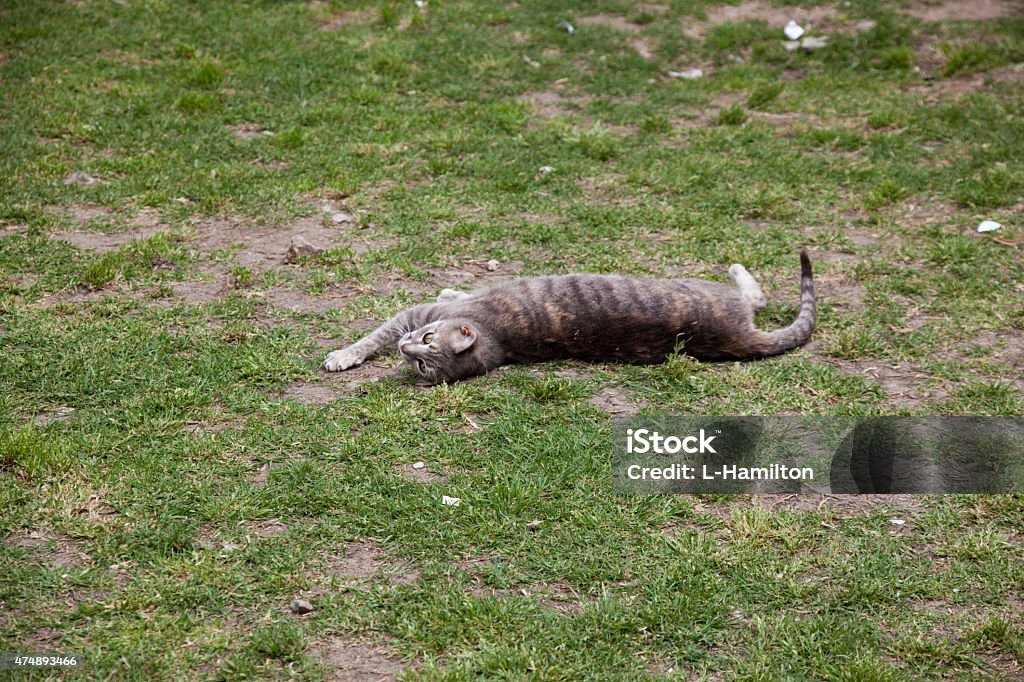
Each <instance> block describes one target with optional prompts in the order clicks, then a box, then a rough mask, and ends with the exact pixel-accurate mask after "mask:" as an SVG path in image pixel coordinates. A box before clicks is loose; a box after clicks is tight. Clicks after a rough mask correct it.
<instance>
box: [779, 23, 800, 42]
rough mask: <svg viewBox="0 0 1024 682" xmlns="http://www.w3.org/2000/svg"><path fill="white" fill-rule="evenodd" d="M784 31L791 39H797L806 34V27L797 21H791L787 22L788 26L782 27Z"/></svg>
mask: <svg viewBox="0 0 1024 682" xmlns="http://www.w3.org/2000/svg"><path fill="white" fill-rule="evenodd" d="M782 32H783V33H785V34H786V37H787V38H789V39H790V40H796V39H797V38H799V37H800V36H802V35H803V34H804V29H803V27H802V26H800V24H798V23H796V22H795V21H790V22H789V23H788V24H786V28H784V29H782Z"/></svg>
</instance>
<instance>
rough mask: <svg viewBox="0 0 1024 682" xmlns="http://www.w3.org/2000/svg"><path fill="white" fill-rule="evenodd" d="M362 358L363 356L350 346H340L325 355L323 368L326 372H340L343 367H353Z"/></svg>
mask: <svg viewBox="0 0 1024 682" xmlns="http://www.w3.org/2000/svg"><path fill="white" fill-rule="evenodd" d="M363 360H365V358H364V357H363V356H362V355H360V354H359V353H357V352H355V351H353V350H352V349H351V348H342V349H340V350H336V351H332V352H331V353H329V354H328V355H327V359H326V360H324V369H326V370H327V371H328V372H340V371H342V370H344V369H348V368H350V367H355V366H356V365H358V364H359V363H361V362H362V361H363Z"/></svg>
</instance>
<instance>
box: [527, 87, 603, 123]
mask: <svg viewBox="0 0 1024 682" xmlns="http://www.w3.org/2000/svg"><path fill="white" fill-rule="evenodd" d="M592 100H593V98H592V97H590V96H589V95H579V96H577V97H566V96H564V95H562V94H561V93H558V92H553V91H550V90H546V91H542V92H528V93H526V94H525V95H521V96H520V97H519V101H520V102H525V103H526V104H529V105H530V106H531V107H533V110H534V112H536V114H537V116H539V117H540V118H543V119H549V120H550V119H554V118H559V117H562V116H577V115H579V114H580V113H581V110H582V109H583V107H585V106H586V105H587V104H589V103H590V102H591V101H592Z"/></svg>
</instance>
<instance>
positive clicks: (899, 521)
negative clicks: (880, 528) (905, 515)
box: [889, 519, 907, 526]
mask: <svg viewBox="0 0 1024 682" xmlns="http://www.w3.org/2000/svg"><path fill="white" fill-rule="evenodd" d="M889 523H891V524H892V525H894V526H905V525H906V524H907V522H906V521H904V520H903V519H889Z"/></svg>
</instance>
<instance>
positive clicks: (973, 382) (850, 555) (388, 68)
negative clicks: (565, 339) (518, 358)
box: [0, 0, 1024, 680]
mask: <svg viewBox="0 0 1024 682" xmlns="http://www.w3.org/2000/svg"><path fill="white" fill-rule="evenodd" d="M709 8H710V5H705V4H704V3H700V2H696V1H690V0H685V1H676V2H672V3H664V4H663V5H662V6H661V8H660V9H658V8H652V7H645V8H642V9H638V8H637V7H634V6H633V5H629V4H628V3H621V2H616V1H614V0H600V1H599V2H597V3H592V4H591V5H588V6H587V8H586V9H581V7H580V6H579V5H572V4H568V3H565V2H560V1H557V2H548V3H538V2H521V3H519V4H515V3H513V4H508V5H505V4H501V3H499V4H494V3H485V2H477V1H475V0H464V1H458V2H434V1H433V0H432V1H431V2H430V3H429V4H428V5H427V7H426V8H422V9H421V8H417V7H416V6H415V5H414V4H413V3H409V4H408V5H407V4H405V3H384V4H380V5H374V4H370V3H362V2H346V3H341V2H337V1H334V0H331V1H328V2H322V3H302V2H263V1H256V2H250V3H246V4H244V5H241V4H236V3H215V2H194V3H168V2H148V3H102V2H94V1H91V0H86V1H84V2H77V3H65V2H57V1H55V0H54V1H45V2H17V1H15V2H7V3H5V4H4V5H3V6H2V7H0V16H2V18H3V20H2V21H0V82H2V83H3V91H4V97H3V98H2V101H0V121H3V123H2V126H3V132H4V134H3V135H2V136H0V350H2V352H0V377H3V391H2V392H0V653H3V652H6V651H12V652H13V651H21V652H35V653H38V652H45V651H71V652H80V653H82V654H83V655H84V658H85V661H86V665H85V669H84V676H85V677H86V678H87V679H105V678H111V677H113V678H145V679H191V678H197V677H200V678H212V679H250V678H271V679H292V678H298V679H309V680H317V679H322V678H325V677H326V678H330V677H331V676H332V675H333V674H336V673H337V671H338V670H357V671H363V672H364V673H365V672H367V671H369V670H371V669H383V670H385V671H390V672H391V673H394V674H400V675H401V676H402V677H403V678H404V679H410V680H413V679H449V680H461V679H480V678H485V679H522V678H538V679H552V680H555V679H558V680H580V679H594V680H598V679H601V680H603V679H623V680H643V679H740V680H754V679H758V680H760V679H829V680H854V679H856V680H860V679H878V680H916V679H935V678H942V679H963V680H977V679H1015V678H1016V677H1019V675H1020V670H1021V666H1022V665H1024V658H1022V651H1024V621H1022V620H1021V613H1022V608H1021V605H1022V604H1021V597H1020V595H1021V593H1022V590H1024V572H1022V569H1021V566H1022V565H1024V562H1022V561H1021V559H1022V558H1024V548H1022V544H1021V537H1022V536H1024V502H1022V500H1021V498H1020V497H1019V496H973V497H972V496H962V497H957V496H946V497H922V498H913V499H909V498H898V499H892V500H884V501H878V500H869V501H865V502H862V503H859V504H854V503H852V502H849V501H847V502H844V503H840V502H838V501H833V502H832V503H831V504H822V505H820V506H819V504H818V501H819V500H818V499H816V498H815V499H812V500H808V498H806V497H796V498H776V499H760V500H758V499H751V498H749V497H742V496H741V497H735V496H719V497H714V496H709V497H703V498H694V497H671V498H666V497H649V498H640V497H637V498H628V499H627V498H620V497H616V496H615V495H614V494H612V492H611V491H610V489H609V480H608V476H609V453H610V444H609V434H610V427H609V419H608V414H607V413H606V412H605V411H604V409H603V408H605V407H607V404H608V402H609V400H611V398H615V399H616V400H618V401H619V402H622V403H624V404H626V405H627V406H628V405H632V406H633V408H634V409H640V410H642V411H647V412H651V413H654V412H659V411H664V410H669V411H676V412H682V413H688V414H778V413H796V414H824V415H851V416H856V415H874V414H917V415H936V414H979V415H983V414H1009V415H1021V414H1024V396H1022V393H1021V388H1022V383H1021V381H1020V379H1019V376H1020V367H1021V352H1022V338H1024V336H1022V335H1024V306H1022V305H1021V300H1022V299H1021V284H1020V283H1021V282H1022V281H1024V266H1022V260H1021V255H1020V253H1021V251H1020V246H1021V242H1022V239H1024V237H1022V232H1021V212H1022V207H1021V203H1020V202H1021V196H1022V195H1024V164H1022V161H1021V158H1020V153H1019V150H1020V149H1021V148H1022V147H1024V116H1022V114H1024V111H1022V105H1021V102H1022V101H1024V100H1022V98H1021V94H1022V86H1021V77H1020V73H1021V72H1020V69H1019V68H1015V67H1014V65H1018V64H1019V63H1020V62H1021V61H1024V49H1022V47H1021V46H1022V45H1024V40H1022V37H1024V22H1022V21H1021V20H1020V19H1018V18H1014V17H1012V16H1006V17H1001V18H993V19H990V20H985V21H976V22H970V23H966V24H961V23H956V22H935V23H926V22H923V21H919V20H917V19H913V18H911V17H909V16H907V15H905V14H903V13H901V12H900V11H898V9H894V7H893V6H890V5H887V4H885V3H876V2H869V1H867V0H862V1H854V2H852V3H850V4H849V5H848V6H847V5H844V6H842V7H837V9H836V14H835V15H834V16H833V17H832V18H830V19H827V20H825V21H823V22H822V25H820V26H816V27H815V30H816V31H817V32H820V33H823V34H825V33H827V34H829V35H830V40H829V44H828V47H826V48H823V49H821V50H818V51H815V52H813V53H810V54H807V53H804V52H802V51H797V52H792V53H791V52H787V51H786V50H785V49H784V47H783V46H782V45H781V40H780V34H781V32H779V31H777V30H776V28H777V27H774V26H772V25H769V24H768V23H767V22H765V21H763V20H761V19H758V18H756V17H752V18H750V19H748V20H744V21H739V22H734V23H722V24H718V25H716V26H704V28H703V29H701V31H702V32H701V31H698V33H700V35H699V36H691V35H689V34H688V33H687V32H684V31H682V30H681V27H683V26H701V24H699V23H698V22H700V21H702V20H704V19H706V17H708V16H709V14H708V12H707V10H708V9H709ZM599 13H604V14H605V15H608V16H620V17H622V18H623V19H624V20H626V21H631V22H634V25H632V26H631V25H626V26H625V27H624V28H625V29H627V30H623V27H622V26H620V27H619V28H616V26H615V25H602V24H600V23H598V24H594V23H587V22H580V19H582V18H583V17H585V16H588V15H597V14H599ZM863 19H872V20H874V21H875V25H874V26H873V27H872V28H870V29H866V30H861V31H857V30H856V29H855V28H854V26H855V24H856V23H857V22H858V21H861V20H863ZM562 21H570V22H571V23H573V24H574V25H575V26H576V28H577V30H576V32H575V33H574V34H571V35H570V34H568V33H566V32H565V31H561V30H558V29H557V28H556V26H557V24H558V23H559V22H562ZM964 35H970V36H972V39H971V40H970V41H965V40H964V39H963V37H962V36H964ZM975 37H976V38H975ZM637 39H643V40H644V41H646V43H647V44H648V46H649V47H650V48H651V52H650V54H652V55H654V56H653V57H651V58H644V57H642V56H640V55H639V54H638V52H637V50H636V49H635V47H634V44H633V43H632V42H631V41H634V40H637ZM694 66H701V68H703V69H704V71H705V74H706V75H705V77H703V78H700V79H697V80H674V79H670V78H667V77H664V76H663V74H664V72H665V71H667V70H683V69H688V68H692V67H694ZM542 168H545V170H543V171H542V170H541V169H542ZM76 172H82V173H86V174H88V175H89V176H91V177H93V178H95V179H96V180H97V182H96V183H95V184H74V183H72V184H65V182H64V180H65V178H68V177H69V176H71V174H72V173H76ZM325 205H326V208H325ZM342 212H344V214H343V213H342ZM345 214H350V216H351V220H349V218H348V217H346V215H345ZM335 215H339V216H340V218H338V220H337V221H336V220H335V218H334V217H333V216H335ZM983 219H993V220H996V221H998V222H1000V223H1002V224H1003V227H1002V228H1001V229H1000V230H999V231H998V232H995V233H990V234H987V235H979V234H978V233H976V231H975V227H976V225H977V224H978V222H979V221H980V220H983ZM294 235H300V236H302V235H305V236H306V237H307V238H310V239H311V240H312V241H314V242H319V245H320V246H327V247H330V248H328V249H327V250H326V251H324V252H322V253H319V254H312V255H304V256H302V257H301V258H299V259H298V260H297V261H296V262H294V263H291V264H283V263H282V259H283V257H284V254H285V251H286V250H287V248H288V246H289V243H290V239H291V238H292V237H293V236H294ZM75 244H78V246H76V245H75ZM90 245H92V246H97V245H99V247H100V248H90ZM801 246H807V247H808V248H809V250H810V251H811V254H812V258H813V259H814V262H815V268H816V275H817V286H818V292H819V295H820V298H821V301H820V319H819V327H818V329H817V331H816V332H815V337H814V341H813V342H812V344H811V345H809V346H808V347H806V348H804V349H801V350H799V351H796V352H794V353H791V354H789V355H786V356H783V357H780V358H775V359H772V360H770V361H765V362H757V363H748V364H731V363H730V364H718V365H711V364H699V363H695V362H692V361H689V360H687V359H686V358H684V357H678V358H673V359H671V360H670V361H669V362H667V363H665V364H664V365H659V366H652V367H635V366H619V365H582V364H576V363H552V364H549V365H544V366H537V367H531V368H508V369H505V370H502V371H499V372H497V373H495V374H494V375H492V376H490V377H487V378H484V379H481V380H477V381H473V382H469V383H466V384H461V385H456V386H442V387H438V388H436V389H433V390H429V391H423V390H420V389H417V388H415V387H414V386H413V385H412V381H411V379H410V378H409V377H408V376H406V375H405V374H403V373H402V372H401V371H399V370H398V369H397V368H396V363H395V361H394V359H393V358H384V359H383V360H381V361H378V362H377V363H376V364H372V365H369V366H368V367H365V368H362V369H360V370H356V371H354V372H353V373H349V374H343V375H340V376H331V377H326V376H324V375H322V374H321V373H320V371H319V370H318V364H319V362H320V361H321V360H322V357H323V355H324V353H325V351H326V349H327V348H328V347H338V346H340V345H342V344H344V343H345V342H348V341H351V340H353V339H355V338H357V337H358V336H359V335H360V334H362V333H365V331H366V329H368V328H369V327H371V326H372V325H373V324H374V323H376V322H379V321H380V320H382V319H383V318H385V317H387V316H389V315H391V314H393V313H395V312H396V311H398V310H400V309H402V308H404V307H406V306H409V305H411V304H413V303H417V302H421V301H424V300H427V299H429V298H430V297H432V296H433V295H436V293H437V290H438V289H440V288H441V287H442V286H455V287H463V288H468V287H472V286H476V285H479V284H481V283H486V282H489V281H491V280H492V279H493V278H495V277H499V276H509V275H513V274H523V275H529V274H539V273H561V272H571V271H593V272H623V273H632V274H640V275H648V276H680V275H684V276H691V275H692V276H702V277H711V278H715V279H724V277H725V270H726V268H727V267H728V265H729V264H730V263H732V262H742V263H743V264H744V265H746V266H747V268H748V269H749V270H750V271H751V272H752V273H753V274H754V275H755V277H757V278H758V279H759V280H760V281H761V282H762V284H763V286H764V288H765V290H766V292H767V293H768V295H769V298H770V299H771V303H770V305H769V307H768V309H767V310H766V311H765V312H764V313H763V314H762V316H761V317H760V318H759V320H760V321H761V323H762V324H763V325H764V326H766V327H773V326H778V325H781V324H785V323H786V322H787V321H788V320H789V319H791V318H792V316H793V315H794V314H795V310H796V308H795V302H796V294H797V277H796V272H797V259H796V254H797V252H798V249H799V247H801ZM491 260H495V261H498V265H497V266H496V267H497V269H496V270H495V271H491V270H489V269H488V267H487V266H486V265H485V264H487V263H488V262H489V261H491ZM416 461H423V462H425V463H426V465H427V467H426V469H425V470H413V469H411V466H410V465H411V464H412V463H413V462H416ZM416 471H420V473H415V472H416ZM424 471H425V472H426V473H423V472H424ZM442 495H450V496H454V497H459V498H461V499H462V503H461V505H460V506H459V507H447V506H443V505H442V504H441V503H440V499H441V496H442ZM895 517H899V518H903V519H905V520H906V521H907V523H906V524H905V525H904V526H894V525H892V524H891V523H890V519H892V518H895ZM295 597H302V598H306V599H309V600H310V601H311V602H312V604H313V606H314V611H313V612H312V613H311V614H309V615H305V616H297V615H294V614H292V613H291V612H290V610H289V604H291V602H292V600H293V599H294V598H295ZM5 674H11V675H13V673H0V675H5Z"/></svg>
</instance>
